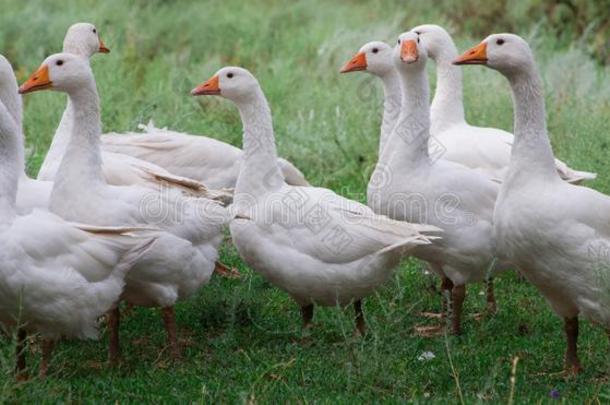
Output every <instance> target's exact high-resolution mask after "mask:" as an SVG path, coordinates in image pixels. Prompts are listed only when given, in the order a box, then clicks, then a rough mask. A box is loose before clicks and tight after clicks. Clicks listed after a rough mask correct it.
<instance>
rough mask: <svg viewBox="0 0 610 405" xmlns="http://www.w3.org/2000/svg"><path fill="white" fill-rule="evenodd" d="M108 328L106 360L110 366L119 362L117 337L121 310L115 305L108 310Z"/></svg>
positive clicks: (119, 343) (119, 346) (119, 354)
mask: <svg viewBox="0 0 610 405" xmlns="http://www.w3.org/2000/svg"><path fill="white" fill-rule="evenodd" d="M107 316H108V330H109V332H110V338H109V340H110V342H109V348H108V361H109V362H110V366H111V367H114V366H116V365H118V364H119V361H120V358H121V342H120V339H119V329H120V326H121V310H120V309H119V307H118V306H117V307H116V308H114V309H111V310H110V311H108V315H107Z"/></svg>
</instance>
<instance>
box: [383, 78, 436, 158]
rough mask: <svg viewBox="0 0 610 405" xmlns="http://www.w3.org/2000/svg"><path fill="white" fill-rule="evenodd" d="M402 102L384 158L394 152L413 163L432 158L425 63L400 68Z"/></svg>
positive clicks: (395, 156) (394, 156) (393, 154)
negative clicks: (430, 152) (429, 141)
mask: <svg viewBox="0 0 610 405" xmlns="http://www.w3.org/2000/svg"><path fill="white" fill-rule="evenodd" d="M399 77H400V81H401V87H402V95H403V97H402V106H401V111H400V116H399V117H398V122H397V123H396V126H395V127H394V130H393V131H392V134H391V135H390V137H389V140H388V145H391V146H388V147H387V148H385V149H384V151H383V158H382V159H383V161H388V159H389V158H390V156H391V157H392V158H393V159H398V161H402V162H405V163H407V164H410V165H421V164H422V163H425V162H429V161H430V156H429V155H428V140H429V138H430V107H429V106H428V99H429V92H430V90H429V88H428V76H427V74H426V70H425V69H424V68H423V67H418V68H415V69H409V70H408V71H405V70H404V69H401V70H400V74H399Z"/></svg>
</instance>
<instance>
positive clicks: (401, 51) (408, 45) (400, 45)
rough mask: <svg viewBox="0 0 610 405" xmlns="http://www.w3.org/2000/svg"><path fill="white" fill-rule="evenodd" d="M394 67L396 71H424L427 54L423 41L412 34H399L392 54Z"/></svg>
mask: <svg viewBox="0 0 610 405" xmlns="http://www.w3.org/2000/svg"><path fill="white" fill-rule="evenodd" d="M393 59H394V66H395V67H396V68H397V69H398V71H402V72H406V71H415V70H421V69H425V67H426V61H427V60H428V53H427V52H426V49H425V48H424V44H423V40H422V39H421V38H420V36H419V35H417V34H416V33H414V32H405V33H403V34H400V36H399V37H398V40H397V41H396V46H395V47H394V53H393Z"/></svg>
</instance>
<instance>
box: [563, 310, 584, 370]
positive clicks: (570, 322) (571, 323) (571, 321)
mask: <svg viewBox="0 0 610 405" xmlns="http://www.w3.org/2000/svg"><path fill="white" fill-rule="evenodd" d="M564 323H565V333H566V339H567V350H566V358H565V362H566V371H567V372H568V373H569V374H574V375H575V374H578V373H579V372H581V371H582V366H581V365H580V360H579V359H578V316H575V317H574V318H565V319H564Z"/></svg>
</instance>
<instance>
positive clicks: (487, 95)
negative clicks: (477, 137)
mask: <svg viewBox="0 0 610 405" xmlns="http://www.w3.org/2000/svg"><path fill="white" fill-rule="evenodd" d="M465 4H466V5H470V6H472V4H473V1H468V2H466V1H462V2H460V4H459V5H458V6H455V7H456V8H458V7H462V6H463V7H466V5H465ZM484 4H485V3H483V2H481V3H480V7H485V5H484ZM453 11H454V10H453V9H452V6H450V5H446V6H444V8H442V9H439V8H438V7H435V6H434V4H433V2H413V4H409V5H408V6H407V5H404V4H402V3H400V2H381V1H372V2H361V1H349V2H340V3H338V4H336V5H333V6H332V7H331V6H330V5H329V4H328V3H325V2H322V1H320V0H313V1H296V2H282V1H273V0H265V1H262V2H257V3H256V4H251V3H245V4H242V2H240V1H237V0H226V1H211V2H205V3H204V2H198V1H194V0H182V1H176V2H170V1H161V0H158V1H143V0H141V1H133V2H125V1H119V0H109V1H93V0H86V1H67V2H62V5H61V6H60V5H57V4H56V2H49V1H42V0H32V1H28V2H21V1H18V0H5V1H4V3H3V13H2V14H0V27H1V28H0V52H2V53H3V54H4V55H6V56H7V57H8V58H9V60H11V62H12V63H13V64H14V65H15V68H16V70H17V73H18V76H19V80H20V81H23V80H24V79H25V78H26V77H27V75H29V74H30V73H31V72H32V71H33V70H34V69H35V68H37V67H38V65H39V64H40V62H41V61H42V60H43V58H44V57H45V56H46V55H48V54H50V53H53V52H56V51H58V50H60V48H61V42H62V39H63V35H64V33H65V30H66V28H67V27H68V26H69V25H70V24H72V23H73V22H76V21H90V22H93V23H95V24H97V26H98V28H99V30H100V32H101V34H102V37H103V38H104V41H105V42H106V44H107V45H108V46H109V47H110V48H111V49H112V53H111V54H110V55H99V56H96V57H95V58H94V62H93V65H94V71H95V73H96V77H97V81H98V87H99V90H100V95H101V98H102V103H103V111H102V118H103V124H104V129H105V131H123V130H133V129H135V128H136V125H137V124H138V123H139V122H146V121H148V119H149V118H154V119H155V122H156V123H157V124H158V125H161V126H169V127H171V128H173V129H177V130H183V131H186V132H191V133H202V134H208V135H210V136H214V137H217V138H219V139H222V140H225V141H227V142H230V143H233V144H236V145H239V144H240V143H241V123H240V121H239V116H238V114H237V112H236V110H235V109H234V107H233V106H232V105H230V103H228V102H226V101H223V100H219V99H208V98H200V99H194V98H192V97H190V96H189V94H188V92H189V90H190V89H191V88H192V87H194V85H196V84H198V83H200V82H201V81H202V80H204V79H207V78H208V77H209V76H210V75H211V74H213V73H214V72H215V71H216V70H217V69H219V68H220V67H222V66H224V65H228V64H232V65H242V66H244V67H246V68H248V69H250V70H251V71H252V72H253V73H254V74H255V75H256V76H257V77H258V78H259V80H260V82H261V84H262V86H263V88H264V90H265V92H266V94H267V96H268V98H269V101H270V103H271V106H272V110H273V113H274V121H275V128H276V132H277V142H278V147H279V150H280V153H281V154H282V155H283V156H284V157H287V158H289V159H291V160H292V161H293V162H294V163H295V164H297V166H299V167H300V168H301V169H302V170H303V171H304V172H305V174H306V175H307V177H308V179H309V180H310V181H311V182H312V183H314V184H316V185H321V186H325V187H329V188H332V189H334V190H336V191H338V192H340V193H342V194H344V195H348V196H350V197H351V198H354V199H360V200H363V199H364V191H365V187H366V183H367V181H368V176H369V174H370V172H371V170H372V167H373V165H374V163H375V161H376V149H377V139H378V125H379V120H380V96H381V91H380V88H379V86H378V83H376V82H374V81H373V80H372V79H371V78H370V77H369V76H368V75H364V74H353V75H349V76H342V75H339V74H338V73H337V71H338V69H339V67H340V66H341V65H342V64H343V62H345V61H346V60H347V59H348V58H349V57H351V56H352V54H353V52H354V51H355V50H356V49H358V48H359V47H360V45H362V44H363V43H365V42H368V41H369V40H372V39H383V40H387V41H390V42H393V41H394V39H395V37H396V35H397V34H398V33H400V32H402V31H404V30H406V29H408V28H409V27H411V26H414V25H417V24H421V23H427V22H436V23H440V24H449V26H450V27H451V28H452V30H453V31H454V33H455V34H456V39H457V42H458V46H459V48H460V49H465V48H466V47H468V46H470V45H473V44H475V43H477V42H478V41H479V40H480V39H481V37H472V36H471V35H469V33H471V32H473V31H472V30H471V27H475V28H476V31H474V32H480V31H482V30H483V29H484V28H486V27H487V28H488V29H489V31H486V32H488V33H491V31H493V29H494V27H495V25H494V21H495V20H494V19H493V16H491V17H486V18H485V19H484V21H483V20H480V21H478V20H477V21H474V17H473V19H471V20H468V19H467V18H466V20H464V21H462V23H461V24H460V21H458V20H459V19H456V18H455V15H454V13H453ZM459 11H460V13H458V14H457V15H465V16H468V15H469V14H468V9H467V8H460V9H459ZM475 17H476V16H475ZM540 21H542V22H544V21H545V19H544V17H543V16H542V15H535V14H531V15H528V18H522V19H520V20H519V24H520V25H518V26H515V27H514V29H515V31H517V32H518V33H519V34H521V35H523V36H524V37H526V38H528V39H530V40H531V43H532V45H533V47H534V49H535V51H536V54H537V57H538V59H539V62H540V67H541V70H542V73H543V76H544V79H545V83H546V90H547V111H548V119H549V129H550V131H551V133H552V141H553V146H554V149H555V153H556V155H557V156H558V157H559V158H561V159H563V160H564V161H566V162H567V163H569V164H570V165H571V166H572V167H575V168H578V169H581V170H589V171H595V172H597V173H599V179H598V180H596V181H595V182H593V183H591V184H590V185H591V186H592V187H594V188H596V189H598V190H600V191H602V192H606V193H610V176H609V175H608V173H610V161H609V160H608V158H607V157H608V152H609V148H610V120H609V119H608V118H609V117H610V84H609V83H608V81H607V78H608V77H609V76H608V74H609V73H610V72H609V71H608V68H607V67H605V68H604V67H601V66H599V65H596V64H595V62H593V60H592V59H590V58H589V56H587V49H588V48H587V46H588V44H586V43H582V42H581V41H579V40H578V38H576V37H574V38H571V40H569V41H567V40H566V38H565V37H564V36H561V37H556V36H555V35H552V34H553V32H552V31H550V30H546V28H545V24H538V23H539V22H540ZM499 26H500V27H501V28H502V30H505V29H506V22H505V21H503V22H502V24H500V25H499ZM475 28H472V29H473V30H474V29H475ZM581 49H582V50H581ZM465 80H466V89H465V92H466V106H467V114H468V118H469V120H470V122H471V123H473V124H477V125H488V126H495V127H500V128H503V129H507V130H510V128H511V126H512V105H511V100H510V93H509V89H508V85H507V83H506V82H505V80H504V79H503V78H502V77H500V75H498V74H497V73H495V72H492V71H490V70H486V69H484V68H479V67H472V68H467V69H465ZM64 103H65V99H64V97H63V96H61V95H59V94H56V93H50V92H43V93H39V94H35V95H28V96H26V97H25V131H26V136H27V145H28V148H29V156H28V162H29V166H28V167H29V170H30V172H31V173H32V174H35V173H36V171H37V169H38V167H39V165H40V163H41V161H42V159H43V158H44V154H45V152H46V150H47V148H48V145H49V143H50V141H51V136H52V134H53V132H54V129H55V127H56V125H57V123H58V121H59V119H60V116H61V112H62V110H63V107H64ZM222 258H223V261H225V262H226V263H229V264H232V265H235V266H238V267H239V268H240V269H241V271H242V272H243V274H244V276H243V278H242V279H241V280H238V281H235V280H224V279H218V278H216V279H214V280H213V282H212V283H211V284H210V285H209V286H206V287H205V288H203V289H202V290H201V291H200V293H199V294H198V295H197V296H196V297H193V298H192V299H191V300H188V301H186V302H183V303H181V304H180V305H179V306H178V308H177V313H178V323H179V327H180V337H181V339H182V341H183V343H184V345H185V356H184V359H183V360H182V361H180V362H178V363H177V364H172V363H170V362H169V357H168V355H167V353H165V352H164V351H163V350H162V348H163V345H164V332H163V328H162V326H161V325H162V324H161V320H160V317H159V315H158V313H157V312H156V311H154V310H145V309H136V310H135V312H134V313H133V314H131V315H129V316H128V317H127V318H126V319H125V320H124V322H123V325H122V333H123V335H122V337H123V344H124V357H125V359H124V362H123V364H122V366H121V367H120V368H119V369H116V370H114V369H109V368H107V367H106V364H105V350H106V338H107V337H106V335H105V334H104V335H103V336H104V338H103V339H102V340H101V341H100V342H72V341H71V342H62V343H61V344H60V345H59V347H58V348H57V350H56V353H55V356H54V358H53V362H52V367H51V375H50V377H49V378H48V380H47V381H44V382H41V381H39V380H37V379H33V380H32V381H30V382H27V383H20V384H17V383H15V381H14V379H13V377H12V374H11V373H12V364H13V363H12V362H13V357H12V350H13V343H12V341H11V340H10V339H5V338H0V339H2V340H0V344H1V346H0V402H2V401H5V402H8V403H16V402H35V401H36V402H114V401H119V402H122V403H127V402H133V403H141V402H145V401H146V402H153V401H154V402H187V401H188V402H202V403H210V402H272V401H273V402H288V401H290V402H297V401H299V402H323V403H330V402H342V403H348V402H354V401H358V402H397V401H409V402H428V401H429V402H432V403H447V402H459V401H460V398H463V400H464V402H466V403H474V402H491V403H496V402H500V403H503V402H504V403H506V402H508V400H509V397H510V396H511V392H513V394H512V395H514V401H515V403H539V402H547V401H551V399H550V397H549V392H550V391H551V390H552V389H556V390H558V391H559V392H560V394H561V399H562V400H563V401H564V402H565V403H574V402H579V403H585V402H589V403H597V402H596V401H598V402H602V403H603V402H608V401H610V387H609V385H608V379H609V372H610V371H609V366H608V363H609V359H608V342H607V339H606V337H605V334H604V333H603V332H602V331H601V330H599V329H597V328H593V327H592V326H590V325H588V324H586V323H583V324H582V331H581V341H580V350H581V356H582V361H583V363H584V365H585V367H586V371H585V372H584V373H583V374H582V375H581V376H579V377H577V378H574V379H567V380H566V379H564V378H563V377H562V376H561V375H559V374H557V372H559V371H560V370H561V368H562V358H563V349H564V340H563V334H562V332H561V328H562V322H561V320H560V319H558V318H557V317H555V316H554V315H553V314H552V313H551V311H550V310H549V308H548V307H547V305H546V303H545V302H544V300H543V299H542V298H541V296H540V295H539V294H538V293H537V292H536V290H535V289H534V288H533V287H532V286H530V285H528V284H526V283H521V282H518V281H517V280H516V278H515V276H514V275H512V274H506V275H503V276H502V277H500V278H499V280H498V283H497V288H496V290H497V295H498V301H499V305H500V311H499V313H498V314H497V315H496V316H495V317H493V318H491V319H487V320H485V321H483V322H478V321H475V320H474V319H471V318H468V319H467V320H466V322H465V334H464V336H462V337H458V338H456V337H448V338H443V337H439V338H433V339H423V338H419V337H416V336H414V335H413V332H412V330H413V327H414V326H415V325H417V324H420V323H423V322H425V320H423V319H421V318H419V317H417V316H416V314H417V313H418V312H420V311H422V310H431V309H437V310H438V309H439V297H438V295H437V294H436V293H434V292H433V291H431V290H429V289H428V288H427V285H428V284H429V283H430V281H429V280H427V279H426V278H425V277H423V276H422V273H421V271H420V267H421V264H419V263H416V262H415V261H409V262H406V263H405V264H404V265H403V266H402V267H401V268H400V270H399V271H397V272H396V275H395V277H394V278H393V280H392V282H391V283H389V284H388V286H387V287H386V288H385V289H383V290H382V291H380V292H379V294H378V295H377V296H374V297H371V298H370V299H368V300H367V301H366V304H365V310H366V316H367V321H368V323H369V326H370V333H369V334H368V336H366V337H365V338H364V339H354V338H352V337H351V331H352V320H351V311H349V312H342V311H339V310H336V309H332V308H330V309H319V310H318V311H317V312H316V318H315V321H316V328H315V329H314V331H313V332H312V335H311V336H310V337H309V338H308V339H306V340H305V341H302V340H301V334H300V330H299V325H300V320H299V313H298V309H297V308H296V305H295V304H294V303H293V302H292V301H291V300H290V299H288V298H287V296H286V295H285V294H284V293H282V292H280V291H278V290H277V289H275V288H273V287H272V286H271V285H269V284H268V283H266V282H265V281H264V280H262V279H261V277H260V276H258V275H256V274H254V273H252V272H251V271H250V270H249V269H247V268H246V267H244V266H243V264H242V263H241V261H240V260H239V258H238V256H237V255H236V252H235V250H234V249H233V248H232V247H230V246H228V247H227V248H226V249H225V251H224V252H223V255H222ZM480 292H481V286H476V285H475V286H472V287H470V288H469V296H468V299H467V304H466V305H467V307H466V312H467V313H468V314H472V313H474V312H476V311H478V310H481V309H482V308H483V305H484V297H482V296H480V295H479V293H480ZM32 346H33V347H34V348H36V347H37V345H36V343H35V342H34V343H33V344H32ZM425 351H431V352H433V353H434V354H435V355H436V358H434V359H433V360H430V361H418V360H417V358H418V356H420V355H421V354H422V353H423V352H425ZM516 357H518V358H519V359H520V360H519V363H518V365H517V368H516V379H515V382H514V385H512V384H511V368H512V360H513V359H514V358H516ZM29 360H30V365H31V366H32V370H33V371H34V372H35V370H36V367H37V363H36V362H37V361H38V356H30V358H29ZM452 365H453V367H452Z"/></svg>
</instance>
